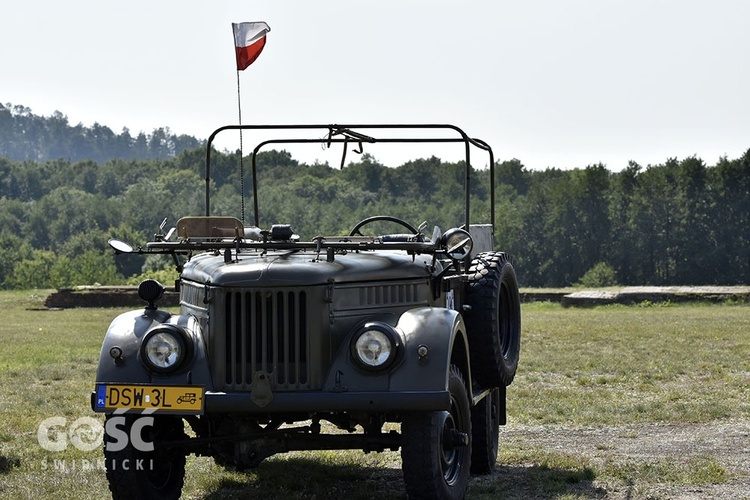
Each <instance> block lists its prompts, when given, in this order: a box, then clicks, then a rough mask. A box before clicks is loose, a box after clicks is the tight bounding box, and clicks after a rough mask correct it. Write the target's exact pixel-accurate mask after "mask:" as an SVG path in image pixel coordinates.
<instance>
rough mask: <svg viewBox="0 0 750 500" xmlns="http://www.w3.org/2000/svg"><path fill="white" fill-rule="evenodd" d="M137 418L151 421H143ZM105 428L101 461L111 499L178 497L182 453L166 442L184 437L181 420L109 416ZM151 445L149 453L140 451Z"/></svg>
mask: <svg viewBox="0 0 750 500" xmlns="http://www.w3.org/2000/svg"><path fill="white" fill-rule="evenodd" d="M140 418H144V419H151V418H153V420H149V421H146V422H144V421H139V419H140ZM112 419H118V420H119V421H113V420H112ZM148 422H153V425H150V424H149V423H148ZM105 428H106V429H107V432H106V433H105V435H104V458H105V464H106V468H107V480H108V481H109V489H110V491H111V492H112V498H114V499H115V500H118V499H132V498H139V499H146V500H166V499H177V498H180V494H181V492H182V486H183V483H184V480H185V452H184V451H183V450H181V449H180V448H179V447H174V446H170V445H169V442H170V441H176V440H180V439H185V438H187V436H186V435H185V432H184V430H183V423H182V419H180V418H176V417H164V416H157V417H151V416H140V415H110V416H107V423H106V424H105ZM110 429H114V432H110ZM120 431H121V432H120ZM115 433H116V434H115ZM125 443H126V444H125ZM123 445H124V447H123ZM151 445H153V449H152V450H151V451H144V450H147V449H148V448H151ZM120 448H122V449H120Z"/></svg>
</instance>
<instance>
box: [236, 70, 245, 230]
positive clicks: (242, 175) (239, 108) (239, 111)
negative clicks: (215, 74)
mask: <svg viewBox="0 0 750 500" xmlns="http://www.w3.org/2000/svg"><path fill="white" fill-rule="evenodd" d="M237 118H238V120H239V122H238V124H239V125H240V126H242V98H241V92H240V70H239V69H238V70H237ZM243 156H244V151H243V149H242V129H240V200H241V203H242V210H241V215H242V217H241V219H240V220H241V221H242V223H243V224H244V223H245V165H244V162H243V158H242V157H243Z"/></svg>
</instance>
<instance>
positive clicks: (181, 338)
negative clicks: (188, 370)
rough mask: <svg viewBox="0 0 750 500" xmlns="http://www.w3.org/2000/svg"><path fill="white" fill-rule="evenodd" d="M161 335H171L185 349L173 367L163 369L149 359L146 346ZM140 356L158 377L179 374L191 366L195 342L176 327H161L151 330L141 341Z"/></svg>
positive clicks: (147, 367) (143, 362) (142, 361)
mask: <svg viewBox="0 0 750 500" xmlns="http://www.w3.org/2000/svg"><path fill="white" fill-rule="evenodd" d="M159 333H167V334H169V335H172V336H173V337H174V338H175V339H177V341H178V342H179V343H180V344H181V346H182V348H183V351H184V352H183V354H182V356H181V357H180V359H179V360H177V362H176V363H175V364H173V365H171V366H167V367H163V366H158V365H155V364H153V363H152V362H151V360H150V359H149V357H148V354H147V353H146V346H147V345H148V342H149V340H151V339H152V338H153V337H154V336H156V335H158V334H159ZM139 354H140V358H141V363H142V364H143V365H144V366H145V367H146V369H148V370H149V371H151V372H152V373H155V374H157V375H165V374H171V373H175V372H178V371H179V370H180V369H182V368H183V367H184V366H185V365H187V364H189V361H190V360H191V359H192V357H193V342H192V340H191V339H190V336H189V335H188V333H187V332H186V331H185V330H184V329H182V328H179V327H177V326H175V325H164V324H162V325H159V326H157V327H155V328H153V329H151V330H149V331H148V332H147V333H146V334H145V335H144V336H143V338H142V339H141V345H140V349H139Z"/></svg>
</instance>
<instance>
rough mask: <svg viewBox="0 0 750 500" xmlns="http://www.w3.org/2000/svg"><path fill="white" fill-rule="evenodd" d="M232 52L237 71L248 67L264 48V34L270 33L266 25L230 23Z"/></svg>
mask: <svg viewBox="0 0 750 500" xmlns="http://www.w3.org/2000/svg"><path fill="white" fill-rule="evenodd" d="M232 31H234V50H235V53H236V54H237V71H242V70H244V69H245V68H247V67H248V66H250V65H251V64H252V63H253V62H255V60H256V59H257V58H258V56H259V55H260V53H261V51H263V47H265V46H266V33H268V32H269V31H271V28H269V27H268V25H267V24H266V23H262V22H261V23H232Z"/></svg>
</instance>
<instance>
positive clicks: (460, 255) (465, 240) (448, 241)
mask: <svg viewBox="0 0 750 500" xmlns="http://www.w3.org/2000/svg"><path fill="white" fill-rule="evenodd" d="M440 243H441V245H442V247H443V250H444V251H445V253H446V254H448V257H450V258H451V259H453V260H463V259H465V258H466V257H467V256H468V255H469V254H471V250H472V248H473V246H474V241H473V240H472V239H471V235H470V234H469V232H468V231H465V230H463V229H451V230H449V231H447V232H446V233H445V234H444V235H443V237H442V238H441V241H440Z"/></svg>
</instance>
